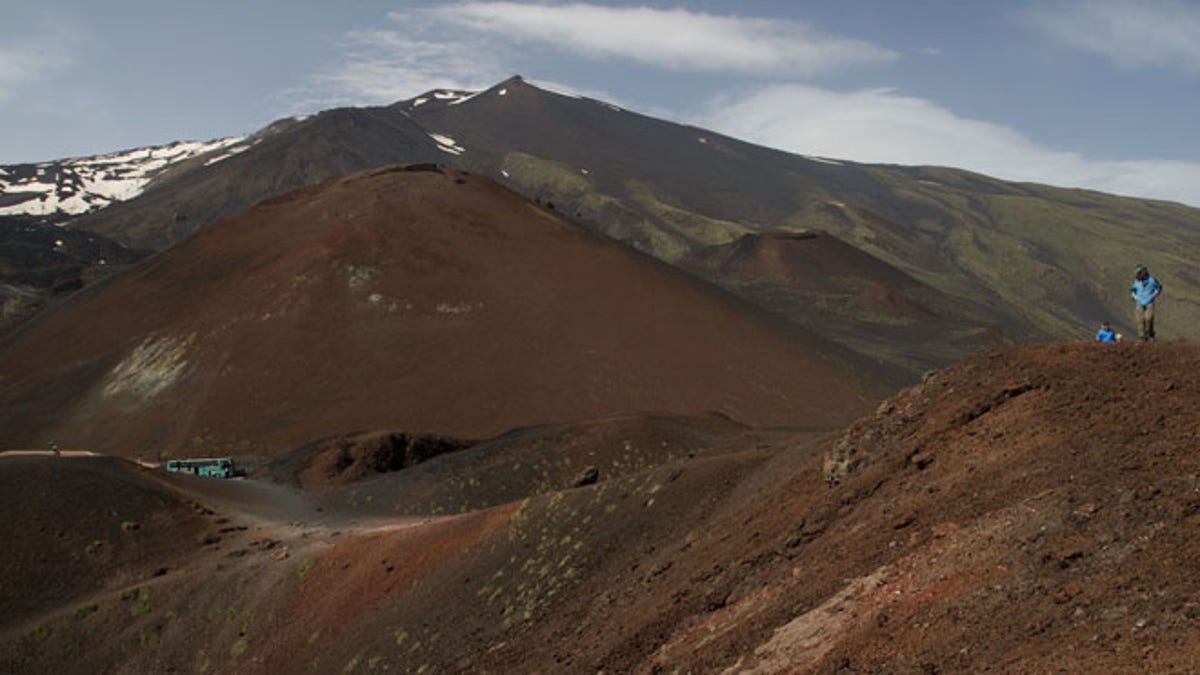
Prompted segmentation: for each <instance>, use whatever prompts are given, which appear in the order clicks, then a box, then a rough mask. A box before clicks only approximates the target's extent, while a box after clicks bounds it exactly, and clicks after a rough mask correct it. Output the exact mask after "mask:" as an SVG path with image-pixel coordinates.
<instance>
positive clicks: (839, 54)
mask: <svg viewBox="0 0 1200 675" xmlns="http://www.w3.org/2000/svg"><path fill="white" fill-rule="evenodd" d="M0 17H3V20H2V21H0V164H15V163H21V162H36V161H44V160H50V159H57V158H62V157H72V156H84V155H91V154H99V153H104V152H112V151H117V150H123V149H128V148H133V147H138V146H146V145H156V144H162V143H168V142H171V141H174V140H185V139H187V140H207V139H211V138H217V137H224V136H231V135H244V134H248V133H251V132H253V131H255V130H256V129H258V128H260V127H262V126H265V125H266V124H268V123H269V122H271V121H272V120H274V119H277V118H280V117H286V116H290V115H296V114H306V113H311V112H315V111H318V110H322V109H326V108H330V107H336V106H347V105H354V106H362V105H377V104H386V103H391V102H394V101H397V100H402V99H406V98H411V97H413V96H416V95H417V94H420V93H423V92H425V91H428V90H430V89H434V88H455V89H481V88H486V87H488V86H491V85H493V84H495V83H497V82H499V81H501V80H503V79H505V78H507V77H509V76H511V75H516V74H520V75H522V76H524V77H525V78H526V79H527V80H529V81H531V82H533V83H535V84H540V85H542V86H545V87H548V88H552V89H557V90H560V91H569V92H572V93H578V94H583V95H586V96H590V97H592V98H597V99H600V100H604V101H607V102H610V103H614V104H617V105H620V106H622V107H625V108H627V109H630V110H634V111H637V112H641V113H644V114H648V115H652V116H655V117H659V118H663V119H668V120H672V121H676V122H681V123H685V124H693V125H696V126H700V127H704V128H708V129H711V130H713V131H718V132H722V133H725V134H728V135H731V136H734V137H737V138H741V139H744V140H747V141H751V142H754V143H759V144H762V145H767V146H771V147H775V148H779V149H782V150H787V151H790V152H796V153H800V154H806V155H816V156H823V157H831V158H837V159H847V160H853V161H861V162H880V163H893V164H910V165H917V164H932V165H942V166H953V167H958V168H963V169H969V170H973V171H978V172H981V173H985V174H988V175H992V176H995V177H998V178H1003V179H1008V180H1020V181H1033V182H1039V183H1048V184H1052V185H1060V186H1066V187H1084V188H1091V189H1097V190H1103V191H1105V192H1113V193H1116V194H1122V195H1131V196H1141V197H1150V198H1159V199H1169V200H1174V201H1179V202H1183V203H1186V204H1190V205H1192V206H1200V133H1197V132H1200V124H1197V123H1196V120H1197V119H1200V113H1198V111H1200V0H1137V1H1134V0H1006V1H1005V2H982V1H981V2H975V1H966V0H903V1H902V0H836V1H833V0H787V1H783V0H699V1H695V2H658V1H653V0H644V1H640V2H625V1H622V0H590V1H587V2H582V1H581V2H554V1H505V2H494V1H472V2H460V1H457V0H449V1H442V2H430V1H428V0H409V1H405V0H396V1H393V2H380V1H376V0H348V1H345V2H328V1H323V0H206V1H205V2H195V1H193V0H105V1H104V2H96V1H95V0H37V1H36V2H25V1H24V0H0Z"/></svg>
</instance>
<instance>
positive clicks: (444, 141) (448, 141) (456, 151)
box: [429, 134, 466, 155]
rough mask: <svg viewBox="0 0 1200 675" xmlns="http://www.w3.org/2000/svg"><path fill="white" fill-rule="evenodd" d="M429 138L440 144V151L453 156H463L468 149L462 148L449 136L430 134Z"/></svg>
mask: <svg viewBox="0 0 1200 675" xmlns="http://www.w3.org/2000/svg"><path fill="white" fill-rule="evenodd" d="M429 137H430V138H432V139H433V140H434V142H436V143H437V144H438V150H441V151H443V152H448V153H450V154H452V155H461V154H463V153H464V152H466V148H463V147H462V146H460V145H459V144H458V142H457V141H455V140H454V139H453V138H450V137H449V136H443V135H442V134H429Z"/></svg>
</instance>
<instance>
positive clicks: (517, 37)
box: [285, 2, 898, 112]
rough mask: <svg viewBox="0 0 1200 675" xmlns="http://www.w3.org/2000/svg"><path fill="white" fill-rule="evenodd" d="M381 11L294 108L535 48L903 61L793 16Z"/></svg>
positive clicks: (752, 67) (471, 79)
mask: <svg viewBox="0 0 1200 675" xmlns="http://www.w3.org/2000/svg"><path fill="white" fill-rule="evenodd" d="M387 16H388V18H389V19H390V20H391V21H392V22H393V24H395V25H396V28H394V29H392V28H389V29H376V30H359V31H353V32H350V33H347V34H345V35H344V36H343V44H342V45H341V49H342V52H343V56H342V57H341V58H340V59H338V60H337V61H336V62H335V63H332V64H330V65H329V66H327V67H325V68H323V69H321V70H320V71H318V72H316V73H314V74H313V75H312V76H311V77H310V78H309V82H308V83H307V84H306V85H305V86H304V87H301V88H299V89H296V90H292V91H289V92H286V94H285V96H286V97H287V98H288V99H289V100H291V101H292V105H291V107H292V108H293V112H307V111H311V110H313V109H318V108H323V107H330V106H337V105H363V104H379V103H391V102H394V101H397V100H402V99H405V98H409V97H411V96H415V95H417V94H420V93H422V92H425V91H428V90H430V89H438V88H446V89H480V88H484V87H487V86H490V85H492V84H495V83H496V82H498V81H499V80H501V79H503V78H504V77H507V76H508V75H511V74H513V73H514V72H519V71H520V68H519V67H516V66H517V64H520V63H522V62H525V61H528V60H529V59H528V51H529V50H528V45H531V44H541V45H548V46H549V47H551V48H554V49H557V50H560V51H562V52H566V53H568V54H574V55H576V56H580V57H583V58H588V59H624V60H627V61H632V62H634V63H637V64H642V65H645V64H649V65H653V66H657V67H661V68H667V69H677V70H696V71H726V72H741V73H752V74H756V75H764V76H767V75H779V74H783V75H808V74H813V73H817V72H824V71H828V70H831V69H835V68H839V67H844V66H849V65H855V64H863V63H880V62H888V61H892V60H894V59H896V58H898V55H897V54H896V53H895V52H892V51H890V50H887V49H884V48H882V47H878V46H875V45H872V44H870V43H867V42H862V41H859V40H852V39H846V38H840V37H835V36H828V35H824V34H821V33H819V32H818V31H816V30H814V29H813V28H810V27H809V26H807V25H806V24H803V23H799V22H795V21H780V20H768V19H758V18H742V17H736V16H715V15H711V14H702V13H695V12H689V11H686V10H682V9H675V10H659V9H651V8H647V7H604V6H601V5H591V4H582V3H575V4H566V5H542V4H531V3H521V2H467V3H457V4H450V5H440V6H428V7H425V8H423V9H414V10H411V11H405V12H391V13H389V14H388V15H387ZM556 88H559V89H562V88H564V87H563V86H562V85H558V86H557V87H556ZM587 95H588V96H592V97H596V98H600V96H598V95H597V94H596V93H589V94H587ZM605 100H611V97H609V98H608V99H605Z"/></svg>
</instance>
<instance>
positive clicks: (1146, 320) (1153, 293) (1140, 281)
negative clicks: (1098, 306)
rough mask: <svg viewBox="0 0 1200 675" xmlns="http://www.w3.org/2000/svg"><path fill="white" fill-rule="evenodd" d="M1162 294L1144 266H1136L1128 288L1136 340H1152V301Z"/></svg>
mask: <svg viewBox="0 0 1200 675" xmlns="http://www.w3.org/2000/svg"><path fill="white" fill-rule="evenodd" d="M1161 294H1162V284H1160V283H1158V279H1155V278H1154V277H1153V276H1151V274H1150V270H1148V269H1146V266H1145V265H1142V264H1140V263H1139V264H1138V266H1137V271H1136V272H1135V273H1134V276H1133V284H1131V285H1130V286H1129V297H1131V298H1133V305H1134V306H1133V324H1134V325H1135V326H1137V328H1138V339H1139V340H1141V341H1142V342H1149V341H1151V340H1153V339H1154V301H1155V300H1157V299H1158V296H1159V295H1161Z"/></svg>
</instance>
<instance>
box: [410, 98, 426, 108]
mask: <svg viewBox="0 0 1200 675" xmlns="http://www.w3.org/2000/svg"><path fill="white" fill-rule="evenodd" d="M426 103H429V99H427V98H424V97H421V98H419V99H417V100H415V101H413V104H412V107H414V108H419V107H421V106H423V105H425V104H426Z"/></svg>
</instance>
